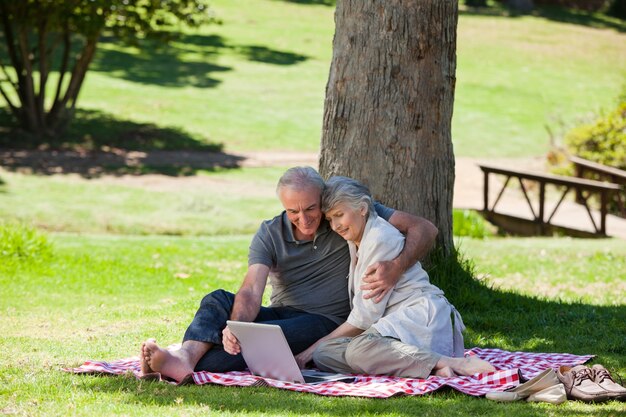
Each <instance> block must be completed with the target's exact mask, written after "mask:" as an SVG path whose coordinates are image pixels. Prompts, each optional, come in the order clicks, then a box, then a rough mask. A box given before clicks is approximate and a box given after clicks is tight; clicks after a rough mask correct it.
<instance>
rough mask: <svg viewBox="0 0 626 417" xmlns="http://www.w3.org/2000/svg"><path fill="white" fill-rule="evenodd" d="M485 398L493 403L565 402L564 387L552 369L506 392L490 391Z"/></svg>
mask: <svg viewBox="0 0 626 417" xmlns="http://www.w3.org/2000/svg"><path fill="white" fill-rule="evenodd" d="M485 397H486V398H487V399H489V400H493V401H502V402H509V401H519V400H526V401H530V402H538V401H540V402H547V403H551V404H561V403H562V402H564V401H565V400H567V395H566V393H565V387H563V384H561V382H560V381H559V379H558V378H557V376H556V372H555V371H554V369H552V368H548V369H546V370H545V371H543V372H542V373H540V374H539V375H537V376H536V377H534V378H532V379H530V380H529V381H526V382H524V383H523V384H521V385H518V386H516V387H514V388H511V389H508V390H506V391H491V392H488V393H487V394H486V395H485Z"/></svg>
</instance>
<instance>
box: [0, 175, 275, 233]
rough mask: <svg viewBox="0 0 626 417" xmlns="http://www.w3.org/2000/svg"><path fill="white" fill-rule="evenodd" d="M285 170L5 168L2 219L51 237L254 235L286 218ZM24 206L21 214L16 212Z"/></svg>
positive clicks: (0, 196) (0, 194) (0, 198)
mask: <svg viewBox="0 0 626 417" xmlns="http://www.w3.org/2000/svg"><path fill="white" fill-rule="evenodd" d="M283 172H284V168H244V169H237V170H229V171H218V172H200V173H199V174H198V175H197V176H194V177H187V178H185V181H184V182H181V181H177V178H176V177H167V176H152V175H147V176H123V177H114V176H106V177H102V178H98V179H91V180H88V179H85V178H82V177H80V176H78V175H71V176H70V175H68V176H65V175H59V176H35V175H33V176H29V175H22V174H14V173H10V172H6V171H3V170H0V179H1V180H2V181H3V182H4V183H3V184H0V218H4V219H14V220H18V221H24V222H26V223H30V224H34V225H37V226H38V227H40V228H42V229H46V230H51V231H63V232H87V233H117V234H164V235H221V234H237V233H252V232H254V231H256V229H257V228H258V227H259V224H260V223H261V221H262V220H264V219H266V218H271V217H273V216H275V215H276V213H278V212H279V208H280V203H279V201H278V199H276V198H275V197H274V189H275V187H276V181H277V178H279V177H280V175H281V174H282V173H283ZM16 207H19V210H16Z"/></svg>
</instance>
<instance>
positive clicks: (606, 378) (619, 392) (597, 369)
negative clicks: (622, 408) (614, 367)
mask: <svg viewBox="0 0 626 417" xmlns="http://www.w3.org/2000/svg"><path fill="white" fill-rule="evenodd" d="M591 369H592V370H593V373H594V381H595V382H596V384H598V385H600V386H601V387H602V388H604V390H605V391H606V392H608V395H609V398H610V399H613V400H620V401H624V400H626V388H624V387H622V386H621V385H619V384H617V383H616V382H615V381H614V380H613V378H612V377H611V374H610V373H609V371H608V370H607V369H606V368H605V367H604V366H602V365H600V364H595V365H593V366H592V367H591Z"/></svg>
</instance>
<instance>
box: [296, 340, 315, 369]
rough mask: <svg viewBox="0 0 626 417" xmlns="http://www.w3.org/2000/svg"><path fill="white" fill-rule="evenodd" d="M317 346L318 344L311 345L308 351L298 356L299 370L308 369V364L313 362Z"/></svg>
mask: <svg viewBox="0 0 626 417" xmlns="http://www.w3.org/2000/svg"><path fill="white" fill-rule="evenodd" d="M316 346H317V344H315V345H311V346H309V348H308V349H307V350H305V351H302V352H300V353H298V354H297V355H296V363H297V364H298V368H300V369H304V368H306V364H307V363H309V362H311V361H312V360H313V352H315V348H316Z"/></svg>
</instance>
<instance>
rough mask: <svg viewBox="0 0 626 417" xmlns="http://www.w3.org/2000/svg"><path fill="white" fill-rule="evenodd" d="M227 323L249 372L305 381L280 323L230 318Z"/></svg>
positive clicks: (275, 377) (284, 379)
mask: <svg viewBox="0 0 626 417" xmlns="http://www.w3.org/2000/svg"><path fill="white" fill-rule="evenodd" d="M226 324H227V325H228V328H229V329H230V331H231V332H232V333H233V334H234V335H235V337H236V338H237V339H238V340H239V344H240V345H241V354H242V355H243V358H244V360H245V361H246V364H247V365H248V369H250V372H252V373H253V374H254V375H258V376H262V377H264V378H271V379H277V380H279V381H286V382H299V383H304V378H303V377H302V372H301V371H300V368H298V364H297V363H296V359H295V358H294V357H293V353H292V352H291V349H290V348H289V344H288V343H287V339H285V335H284V334H283V331H282V329H281V328H280V326H278V325H275V324H264V323H250V322H242V321H232V320H229V321H227V322H226Z"/></svg>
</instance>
